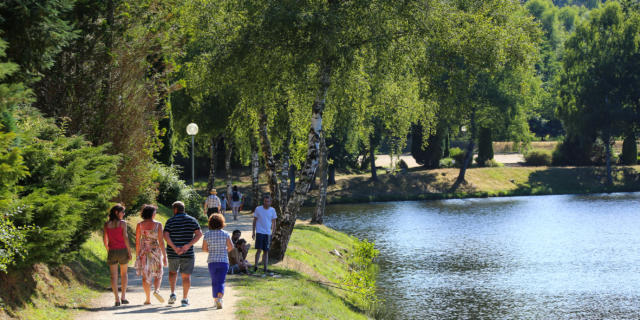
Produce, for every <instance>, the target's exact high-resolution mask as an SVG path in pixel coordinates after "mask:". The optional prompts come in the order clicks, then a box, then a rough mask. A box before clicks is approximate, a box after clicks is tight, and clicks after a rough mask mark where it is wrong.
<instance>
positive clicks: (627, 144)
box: [620, 133, 638, 166]
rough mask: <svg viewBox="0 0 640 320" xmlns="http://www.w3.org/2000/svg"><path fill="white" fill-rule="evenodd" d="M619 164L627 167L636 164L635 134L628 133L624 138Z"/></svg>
mask: <svg viewBox="0 0 640 320" xmlns="http://www.w3.org/2000/svg"><path fill="white" fill-rule="evenodd" d="M620 163H621V164H624V165H628V166H630V165H635V164H637V163H638V146H637V145H636V135H635V133H630V134H628V135H627V136H626V137H625V138H624V142H623V143H622V154H621V155H620Z"/></svg>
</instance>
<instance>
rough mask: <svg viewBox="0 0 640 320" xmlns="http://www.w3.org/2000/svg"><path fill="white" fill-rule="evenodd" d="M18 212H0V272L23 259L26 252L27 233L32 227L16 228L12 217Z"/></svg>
mask: <svg viewBox="0 0 640 320" xmlns="http://www.w3.org/2000/svg"><path fill="white" fill-rule="evenodd" d="M16 214H20V212H8V211H4V210H3V211H0V272H6V271H7V268H8V267H10V266H11V265H13V264H15V263H16V262H18V261H19V259H21V258H24V254H25V253H26V251H27V248H26V244H27V232H29V231H30V230H33V228H32V227H25V226H22V227H17V226H16V225H15V223H14V221H13V216H14V215H16Z"/></svg>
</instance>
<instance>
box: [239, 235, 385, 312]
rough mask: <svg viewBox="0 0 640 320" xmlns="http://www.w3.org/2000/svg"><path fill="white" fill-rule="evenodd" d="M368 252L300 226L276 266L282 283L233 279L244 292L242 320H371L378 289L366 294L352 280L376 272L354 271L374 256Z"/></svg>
mask: <svg viewBox="0 0 640 320" xmlns="http://www.w3.org/2000/svg"><path fill="white" fill-rule="evenodd" d="M369 249H372V248H368V246H367V243H363V242H359V241H358V240H357V239H355V238H353V237H349V236H347V235H345V234H343V233H340V232H337V231H335V230H332V229H329V228H327V227H324V226H311V225H308V224H305V223H300V224H298V225H297V226H296V227H295V230H294V232H293V235H292V237H291V242H290V243H289V248H288V250H287V257H286V258H285V260H284V261H283V262H281V263H278V264H276V265H275V266H272V269H273V270H274V271H275V272H276V273H277V275H278V276H277V277H267V278H260V277H247V276H237V277H231V278H230V279H229V281H230V282H232V283H233V284H234V286H236V288H238V289H239V292H240V301H239V305H238V306H237V310H238V311H237V316H238V318H239V319H366V318H367V316H365V314H364V312H367V310H369V312H371V310H372V304H371V303H370V302H371V301H372V300H373V298H372V295H371V294H372V293H373V291H372V290H375V288H374V287H373V286H370V287H368V288H367V284H365V283H364V282H361V283H358V284H355V282H354V281H353V279H354V278H358V279H361V278H366V275H367V274H369V275H371V274H373V273H374V272H375V271H374V270H373V269H369V270H368V271H367V272H361V273H354V272H353V270H358V267H357V265H359V262H358V260H359V259H360V258H362V257H363V256H367V255H370V253H369V254H367V253H362V252H363V251H367V250H369ZM334 250H335V251H334ZM252 251H253V250H252ZM332 251H333V252H334V253H331V252H332ZM336 252H337V253H339V255H337V254H336ZM249 256H251V257H252V256H253V252H252V253H249ZM369 258H370V257H369ZM369 258H367V257H365V259H369ZM365 268H373V266H371V265H370V266H368V267H365ZM350 269H351V270H352V271H351V272H350V271H349V270H350ZM369 280H372V279H369ZM372 284H373V283H372V282H368V285H372Z"/></svg>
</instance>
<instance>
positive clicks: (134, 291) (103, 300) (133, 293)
mask: <svg viewBox="0 0 640 320" xmlns="http://www.w3.org/2000/svg"><path fill="white" fill-rule="evenodd" d="M225 216H226V218H227V219H228V220H227V227H226V228H225V230H226V231H228V232H229V233H230V232H231V231H233V230H235V229H239V230H240V231H242V237H243V238H244V239H246V240H247V241H249V242H253V241H251V215H250V214H249V213H248V212H245V214H242V215H241V216H240V218H239V219H238V221H232V220H233V219H232V217H231V214H230V212H229V214H227V215H225ZM201 248H202V240H200V241H199V242H198V243H197V244H196V245H195V247H194V249H195V250H196V264H195V269H194V272H193V275H192V276H191V290H189V303H190V305H189V306H188V307H184V308H183V307H181V306H180V299H181V298H182V281H181V280H180V277H178V283H177V285H176V295H177V296H178V300H177V301H176V303H175V304H173V305H169V304H167V303H166V302H165V303H159V302H158V301H157V300H156V299H155V298H154V297H153V296H152V297H151V303H152V304H151V305H148V306H145V305H143V302H144V300H145V295H144V291H143V290H142V278H141V277H139V276H137V275H136V272H135V269H134V268H133V267H132V266H130V267H129V285H128V289H127V300H129V302H130V303H131V304H129V305H122V306H120V307H114V306H113V303H114V299H113V293H111V292H110V291H109V292H108V293H105V294H103V295H102V296H101V297H100V298H98V299H96V301H95V302H94V303H93V305H94V306H95V307H94V308H87V309H86V311H85V312H82V313H80V314H78V316H77V317H76V319H83V320H98V319H105V320H107V319H109V320H110V319H127V320H136V319H153V320H161V319H181V318H189V319H234V318H235V316H234V314H235V311H236V302H237V300H238V296H237V291H236V289H235V288H234V287H233V282H234V281H233V278H234V277H237V276H235V275H233V276H228V277H227V279H228V281H227V284H226V286H225V296H224V308H223V309H222V310H217V309H216V308H215V307H214V302H213V298H212V295H211V280H210V278H209V271H208V268H207V253H205V252H202V250H201ZM105 272H106V268H105ZM168 274H169V272H168V270H167V269H166V268H165V272H164V276H163V280H162V288H161V290H160V294H162V296H163V297H164V298H165V300H168V299H169V293H170V289H169V280H168V278H167V277H168Z"/></svg>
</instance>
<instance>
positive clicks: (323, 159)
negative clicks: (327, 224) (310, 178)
mask: <svg viewBox="0 0 640 320" xmlns="http://www.w3.org/2000/svg"><path fill="white" fill-rule="evenodd" d="M328 165H329V163H328V162H327V144H326V142H325V140H324V133H323V134H321V135H320V164H319V170H320V174H319V177H320V190H319V192H318V202H317V203H316V210H315V212H314V215H313V218H311V223H313V224H322V222H323V220H324V209H325V206H326V204H327V184H328V181H327V172H328V171H329V170H328V169H329V168H328Z"/></svg>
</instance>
